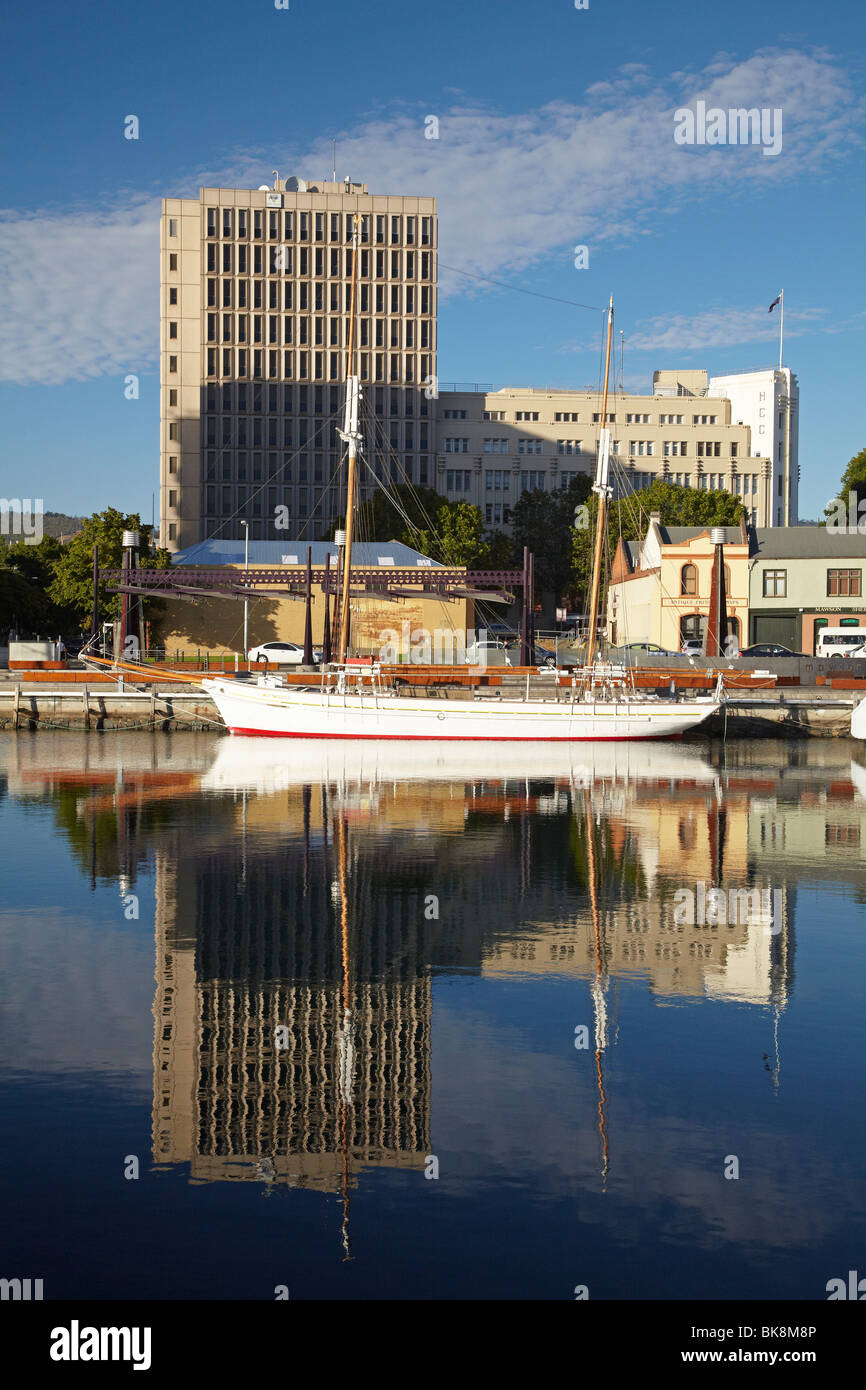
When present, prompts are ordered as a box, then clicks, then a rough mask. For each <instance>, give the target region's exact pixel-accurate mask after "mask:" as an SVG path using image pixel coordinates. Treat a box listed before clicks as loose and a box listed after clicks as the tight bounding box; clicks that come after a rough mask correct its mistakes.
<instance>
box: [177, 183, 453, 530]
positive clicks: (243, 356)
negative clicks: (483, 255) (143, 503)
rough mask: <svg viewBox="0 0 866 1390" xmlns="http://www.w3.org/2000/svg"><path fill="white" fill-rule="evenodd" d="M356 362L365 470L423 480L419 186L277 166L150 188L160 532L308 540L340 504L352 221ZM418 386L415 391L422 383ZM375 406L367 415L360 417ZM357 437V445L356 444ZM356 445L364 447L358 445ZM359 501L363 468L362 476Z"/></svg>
mask: <svg viewBox="0 0 866 1390" xmlns="http://www.w3.org/2000/svg"><path fill="white" fill-rule="evenodd" d="M355 216H357V217H359V218H360V240H359V252H360V258H359V264H358V304H357V311H358V320H357V321H358V352H359V356H358V367H359V371H360V376H361V381H362V385H363V387H364V399H365V405H366V410H367V412H368V414H369V416H370V417H371V418H368V419H367V420H366V421H365V422H364V423H365V425H366V427H367V428H366V433H367V436H368V439H369V437H370V435H372V436H373V438H374V440H375V442H376V445H377V452H376V459H377V462H376V464H375V468H376V469H377V470H378V474H379V476H380V477H385V476H387V477H388V478H389V480H392V481H396V482H403V481H406V480H407V479H411V480H412V481H413V482H415V483H419V484H422V485H423V484H427V483H428V482H430V481H432V464H431V462H430V451H431V450H432V445H433V439H432V414H433V411H432V402H431V400H430V396H431V395H432V389H431V388H430V386H429V384H428V383H429V382H430V381H432V379H433V378H434V377H435V373H436V246H437V219H436V200H435V199H434V198H417V197H402V196H400V197H391V196H384V195H373V194H370V193H369V192H368V191H367V186H366V184H362V183H351V182H350V181H349V180H346V181H345V182H343V183H330V182H317V183H305V182H304V181H303V180H301V179H276V180H275V181H274V186H273V188H269V187H262V188H260V189H256V190H251V189H234V188H202V189H201V190H200V192H199V197H198V198H197V199H179V198H166V199H164V200H163V206H162V219H161V224H160V295H161V342H160V382H161V405H160V415H161V440H160V535H161V540H162V544H163V545H164V546H165V547H166V548H167V549H168V550H170V551H175V550H179V549H182V548H184V547H185V546H188V545H192V544H195V543H196V542H198V541H201V540H203V539H205V538H206V537H211V536H216V535H219V536H223V537H227V538H237V537H238V536H239V535H240V534H241V531H240V525H239V523H240V518H241V517H242V516H245V517H248V518H249V521H250V529H251V534H252V535H253V536H254V537H256V538H259V539H264V538H266V537H272V538H273V537H276V536H277V535H278V532H276V531H275V529H274V528H275V520H276V519H277V518H279V523H281V524H282V525H283V527H284V529H285V528H286V527H288V530H289V533H290V534H295V535H304V536H306V537H307V538H308V539H316V538H318V537H319V536H320V535H322V534H324V533H325V532H326V531H327V529H328V528H329V526H331V525H332V524H334V523H335V522H337V521H339V520H340V519H341V518H342V517H343V516H344V515H345V505H344V502H343V500H342V499H343V497H344V495H345V482H344V480H343V479H342V477H341V474H342V464H341V453H342V446H341V445H340V442H339V439H338V437H337V428H338V426H340V425H341V424H342V411H343V403H344V389H343V382H344V380H345V375H346V349H347V344H348V325H349V317H350V287H351V279H352V232H353V218H354V217H355ZM425 388H426V389H425ZM373 416H374V417H375V420H374V419H373V418H372V417H373ZM370 442H371V444H372V442H373V441H372V440H371V441H370ZM370 453H371V457H372V448H371V450H370ZM361 484H362V487H361V495H362V497H363V496H364V495H365V494H366V492H368V491H369V490H370V488H371V487H372V485H373V478H372V477H370V476H369V475H368V476H367V477H365V476H364V470H363V469H362V479H361Z"/></svg>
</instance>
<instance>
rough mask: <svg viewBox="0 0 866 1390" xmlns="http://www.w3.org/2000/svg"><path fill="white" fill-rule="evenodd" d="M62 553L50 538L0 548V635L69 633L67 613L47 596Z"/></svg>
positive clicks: (19, 542) (46, 536)
mask: <svg viewBox="0 0 866 1390" xmlns="http://www.w3.org/2000/svg"><path fill="white" fill-rule="evenodd" d="M61 553H62V547H61V545H60V542H59V541H57V540H56V539H55V538H54V537H53V536H49V535H45V536H43V537H42V540H41V541H40V542H39V544H38V545H28V544H27V542H26V541H23V540H21V541H15V542H14V543H12V544H8V543H7V544H5V545H3V546H2V547H0V631H4V632H5V631H8V630H11V629H12V628H15V629H16V630H17V631H20V632H22V633H24V632H40V633H44V634H45V635H46V636H47V635H48V634H56V633H61V632H65V631H68V629H69V624H70V621H71V615H70V613H69V612H68V611H67V610H66V609H64V608H63V607H62V605H58V604H56V603H54V602H53V601H52V600H51V598H49V596H48V588H49V585H50V584H51V581H52V579H53V577H54V566H55V564H56V562H57V560H58V558H59V556H60V554H61Z"/></svg>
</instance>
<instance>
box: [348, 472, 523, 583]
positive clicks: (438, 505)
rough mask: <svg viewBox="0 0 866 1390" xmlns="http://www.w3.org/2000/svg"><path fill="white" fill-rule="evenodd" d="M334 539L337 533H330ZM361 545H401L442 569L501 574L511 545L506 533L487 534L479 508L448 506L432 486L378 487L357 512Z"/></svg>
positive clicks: (452, 503)
mask: <svg viewBox="0 0 866 1390" xmlns="http://www.w3.org/2000/svg"><path fill="white" fill-rule="evenodd" d="M331 535H332V537H333V531H332V532H331ZM355 537H356V539H357V540H359V541H392V540H393V541H401V542H402V544H403V545H408V546H411V547H412V549H413V550H419V551H420V552H421V554H422V555H428V556H429V557H430V559H431V560H436V561H438V563H439V564H442V565H466V566H468V567H469V568H470V569H500V568H502V567H503V566H504V565H506V564H507V563H508V561H507V559H504V558H503V557H504V556H508V555H509V553H510V549H511V547H510V543H509V541H508V538H507V537H506V536H503V535H502V533H501V532H497V531H494V532H487V531H486V530H485V527H484V521H483V518H482V515H481V510H480V508H479V507H473V506H472V504H471V503H469V502H449V501H447V500H446V499H445V498H443V497H442V496H441V495H440V494H439V493H438V492H434V490H433V489H432V488H429V487H409V486H407V485H405V484H400V485H398V486H394V487H391V488H389V490H388V492H385V491H384V490H383V489H381V488H377V490H376V491H375V492H374V494H373V496H372V497H371V498H370V499H369V500H368V501H366V502H364V503H362V505H361V506H360V507H359V509H358V519H357V523H356V527H355Z"/></svg>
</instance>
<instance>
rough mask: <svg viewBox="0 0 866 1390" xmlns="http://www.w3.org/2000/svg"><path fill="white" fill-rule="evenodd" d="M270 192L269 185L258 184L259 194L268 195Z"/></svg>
mask: <svg viewBox="0 0 866 1390" xmlns="http://www.w3.org/2000/svg"><path fill="white" fill-rule="evenodd" d="M270 191H271V185H270V184H269V183H260V184H259V192H260V193H270Z"/></svg>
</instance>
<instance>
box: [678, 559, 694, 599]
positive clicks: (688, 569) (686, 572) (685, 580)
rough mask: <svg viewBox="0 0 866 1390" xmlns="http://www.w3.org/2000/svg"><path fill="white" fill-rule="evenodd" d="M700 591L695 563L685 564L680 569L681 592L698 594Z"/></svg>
mask: <svg viewBox="0 0 866 1390" xmlns="http://www.w3.org/2000/svg"><path fill="white" fill-rule="evenodd" d="M697 592H698V572H697V570H696V569H695V566H694V565H683V567H682V569H681V570H680V593H681V594H696V593H697Z"/></svg>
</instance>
